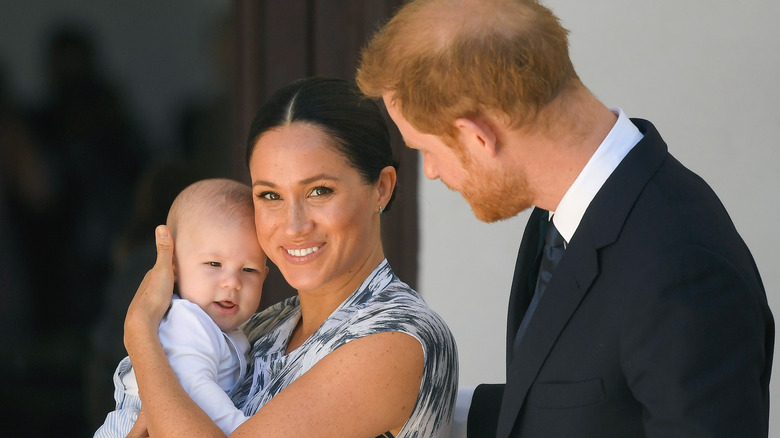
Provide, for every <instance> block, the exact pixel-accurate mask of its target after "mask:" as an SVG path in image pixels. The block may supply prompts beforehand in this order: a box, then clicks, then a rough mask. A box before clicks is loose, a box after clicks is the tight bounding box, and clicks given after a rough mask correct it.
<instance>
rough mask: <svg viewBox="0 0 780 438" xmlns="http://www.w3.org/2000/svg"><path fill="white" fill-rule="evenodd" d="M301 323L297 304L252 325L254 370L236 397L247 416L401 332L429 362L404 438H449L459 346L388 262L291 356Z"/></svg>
mask: <svg viewBox="0 0 780 438" xmlns="http://www.w3.org/2000/svg"><path fill="white" fill-rule="evenodd" d="M300 315H301V308H300V303H299V301H298V297H297V296H294V297H292V298H289V299H287V300H285V301H282V302H281V303H279V304H276V305H275V306H272V307H270V308H268V309H266V310H264V311H262V312H260V313H258V314H256V315H255V316H254V317H252V318H251V319H250V320H249V321H248V322H247V323H246V324H245V326H244V332H245V333H246V335H247V337H248V338H249V342H250V344H252V349H251V351H250V356H249V361H248V362H249V367H250V369H249V371H248V373H247V378H246V379H244V381H242V382H241V383H240V386H239V387H238V388H236V389H235V390H234V392H233V402H234V403H235V404H236V406H238V408H239V409H241V410H243V412H244V413H245V414H246V415H252V414H254V413H255V412H257V410H258V409H260V408H261V407H262V406H263V405H265V404H266V403H268V401H269V400H271V398H273V397H274V396H275V395H276V394H278V393H279V392H280V391H281V390H283V389H284V388H286V387H287V386H288V385H290V384H291V383H292V382H293V381H295V379H297V378H298V377H300V376H301V375H303V374H304V373H305V372H306V371H308V370H309V369H311V368H312V367H313V366H314V365H315V364H316V363H317V362H319V361H320V360H321V359H322V358H323V357H325V356H326V355H328V354H329V353H331V352H332V351H334V350H335V349H337V348H338V347H340V346H342V345H344V344H346V343H347V342H349V341H352V340H355V339H359V338H361V337H363V336H368V335H372V334H376V333H381V332H387V331H394V332H401V333H406V334H408V335H411V336H413V337H414V338H416V339H417V340H418V341H420V344H421V345H422V348H423V352H424V354H425V365H424V370H423V377H422V383H421V384H420V392H419V393H418V395H417V403H416V404H415V407H414V410H413V412H412V415H411V416H410V418H409V420H408V421H407V422H406V424H405V425H404V427H403V428H402V429H401V432H400V433H399V434H398V437H397V438H423V437H425V438H429V437H442V438H444V437H448V436H449V434H450V426H451V423H452V413H453V409H454V406H455V397H456V394H457V386H458V355H457V348H456V346H455V339H454V338H453V336H452V333H451V332H450V330H449V328H448V327H447V325H446V324H445V323H444V321H443V320H442V319H441V317H439V315H437V314H436V313H435V312H434V311H433V310H431V308H430V307H428V305H427V304H425V302H424V301H423V299H422V298H421V297H420V296H419V295H418V294H417V292H415V291H414V290H412V288H410V287H409V286H408V285H406V284H405V283H403V282H401V280H399V279H398V277H396V276H395V274H393V271H392V270H391V269H390V265H389V264H388V263H387V260H384V261H383V262H382V263H380V264H379V266H378V267H377V268H376V269H375V270H374V272H372V273H371V275H369V276H368V278H366V280H365V281H364V282H363V284H362V285H361V286H360V287H359V288H358V289H357V290H356V291H355V292H354V293H353V294H352V295H350V296H349V298H347V299H346V300H345V301H344V302H343V303H342V304H341V305H340V306H339V307H338V308H337V309H336V310H335V311H334V312H333V314H331V316H330V317H328V319H327V320H325V322H324V323H323V324H322V326H321V327H320V328H319V329H318V330H317V331H316V332H315V333H314V334H313V335H312V336H311V337H310V338H309V339H307V340H306V342H304V343H303V345H301V346H300V347H299V348H297V349H296V350H294V351H292V352H290V354H285V350H286V349H287V343H288V341H289V338H290V335H291V333H292V331H293V329H294V328H295V326H296V324H297V323H298V320H299V319H300ZM398 360H403V358H399V359H398Z"/></svg>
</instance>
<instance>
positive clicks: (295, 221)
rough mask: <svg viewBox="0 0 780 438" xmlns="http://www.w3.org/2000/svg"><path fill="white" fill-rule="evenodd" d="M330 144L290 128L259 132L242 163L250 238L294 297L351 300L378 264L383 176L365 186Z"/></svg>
mask: <svg viewBox="0 0 780 438" xmlns="http://www.w3.org/2000/svg"><path fill="white" fill-rule="evenodd" d="M332 142H333V140H332V139H331V138H330V137H329V136H328V135H327V134H326V133H325V132H324V131H323V130H322V129H320V128H319V127H317V126H316V125H313V124H308V123H294V124H292V125H289V126H284V127H279V128H275V129H273V130H270V131H267V132H265V133H264V134H263V135H262V136H261V137H260V138H259V140H258V141H257V143H256V145H255V149H254V151H253V153H252V157H251V159H250V162H249V171H250V174H251V178H252V194H253V197H254V205H255V224H256V228H257V238H258V240H259V241H260V245H261V246H262V247H263V249H264V250H265V251H266V254H267V256H268V257H269V258H270V259H271V260H272V261H273V262H274V263H275V264H276V265H277V266H278V267H279V270H280V271H281V272H282V275H284V278H285V279H286V280H287V282H288V283H290V285H291V286H292V287H294V288H296V289H297V290H298V291H299V292H302V291H317V292H323V293H327V292H332V291H340V292H342V293H351V292H352V291H353V290H354V289H356V288H357V287H358V286H360V284H361V283H362V281H363V280H364V279H365V276H366V275H368V274H369V273H370V272H371V270H373V269H374V268H375V267H376V265H377V264H378V263H379V262H381V260H382V259H383V258H384V255H383V252H382V245H381V240H380V233H379V212H378V209H379V207H384V206H385V205H386V203H387V200H388V199H389V194H388V193H385V192H387V186H388V184H386V181H385V180H386V179H387V178H386V176H385V173H387V172H383V176H382V177H380V181H379V182H378V183H376V184H369V183H367V182H366V181H365V180H364V179H363V178H362V177H361V175H360V174H359V173H358V171H357V170H356V169H355V168H353V167H351V166H350V165H349V163H348V161H347V159H346V158H345V157H343V156H342V155H340V154H339V153H338V152H337V151H336V149H334V148H333V147H332V146H331V145H332ZM389 169H392V168H389ZM383 181H385V182H383ZM394 184H395V174H394V171H393V174H392V184H390V186H392V185H394ZM390 192H392V187H390ZM366 270H368V271H367V272H366Z"/></svg>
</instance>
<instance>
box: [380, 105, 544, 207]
mask: <svg viewBox="0 0 780 438" xmlns="http://www.w3.org/2000/svg"><path fill="white" fill-rule="evenodd" d="M382 99H383V100H384V102H385V106H386V107H387V112H388V114H389V115H390V118H392V119H393V122H395V124H396V126H397V127H398V130H399V131H400V132H401V135H402V136H403V138H404V142H405V143H406V145H407V146H408V147H409V148H412V149H417V150H419V151H420V154H421V155H422V158H423V170H424V172H425V176H426V177H427V178H429V179H440V180H441V181H442V182H443V183H444V185H446V186H447V187H449V189H450V190H455V191H457V192H459V193H460V194H461V196H463V199H465V200H466V202H467V203H468V204H469V205H470V206H471V210H472V211H473V212H474V216H476V217H477V219H479V220H481V221H483V222H495V221H499V220H503V219H508V218H510V217H513V216H515V215H516V214H518V213H519V212H521V211H522V210H525V209H526V208H528V207H530V206H531V205H532V201H531V196H530V191H529V190H528V183H527V181H526V177H525V173H524V172H522V171H521V170H517V169H512V170H511V171H510V170H507V168H505V167H503V166H502V165H501V164H502V163H501V162H500V160H498V159H495V160H491V162H485V161H484V160H485V158H484V157H478V156H475V155H473V154H472V153H471V152H469V150H468V148H465V147H462V146H461V145H452V146H451V145H447V144H446V143H445V142H444V141H443V140H442V139H441V138H440V137H438V136H436V135H432V134H424V133H422V132H420V131H418V130H417V129H416V128H415V127H413V126H412V125H411V124H410V123H409V121H407V120H406V118H404V116H403V115H402V114H401V111H400V110H399V109H398V107H397V106H396V105H395V104H394V103H393V101H392V95H391V94H385V95H384V96H383V97H382ZM456 147H461V150H460V151H458V152H456V151H455V149H454V148H456Z"/></svg>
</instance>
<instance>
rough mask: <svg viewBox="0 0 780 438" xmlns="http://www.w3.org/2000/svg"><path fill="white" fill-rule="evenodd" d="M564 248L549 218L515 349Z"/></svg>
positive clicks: (516, 336) (559, 234)
mask: <svg viewBox="0 0 780 438" xmlns="http://www.w3.org/2000/svg"><path fill="white" fill-rule="evenodd" d="M564 249H565V246H564V240H563V237H562V236H561V233H559V232H558V229H557V228H555V224H554V223H553V221H552V219H550V220H549V221H548V222H547V233H546V234H545V238H544V249H543V250H542V261H541V264H540V265H539V276H538V277H537V279H536V289H535V290H534V296H533V298H531V303H530V304H529V305H528V310H526V312H525V315H524V316H523V320H522V321H521V322H520V327H518V329H517V334H516V335H515V342H514V348H515V350H516V349H517V347H518V346H519V345H520V340H521V339H523V335H524V334H525V330H526V329H527V328H528V324H529V323H530V322H531V317H532V316H533V313H534V311H535V310H536V306H538V305H539V300H540V299H541V298H542V294H544V290H545V289H546V288H547V283H549V282H550V279H551V278H552V275H553V272H554V271H555V267H556V266H558V262H559V261H560V260H561V256H563V251H564Z"/></svg>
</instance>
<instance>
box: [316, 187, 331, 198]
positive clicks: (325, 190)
mask: <svg viewBox="0 0 780 438" xmlns="http://www.w3.org/2000/svg"><path fill="white" fill-rule="evenodd" d="M331 193H333V189H331V188H329V187H324V186H319V187H315V188H314V190H312V191H311V196H314V197H318V196H325V195H329V194H331Z"/></svg>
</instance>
